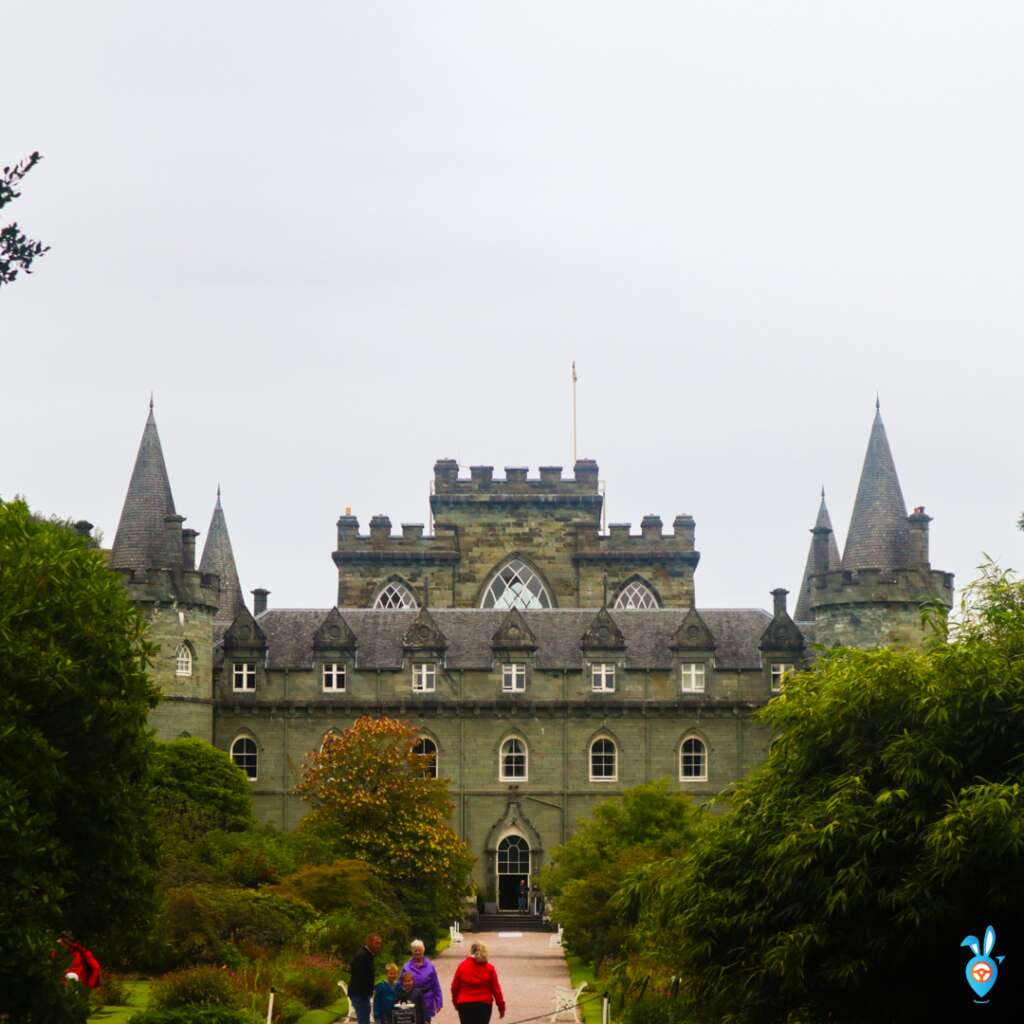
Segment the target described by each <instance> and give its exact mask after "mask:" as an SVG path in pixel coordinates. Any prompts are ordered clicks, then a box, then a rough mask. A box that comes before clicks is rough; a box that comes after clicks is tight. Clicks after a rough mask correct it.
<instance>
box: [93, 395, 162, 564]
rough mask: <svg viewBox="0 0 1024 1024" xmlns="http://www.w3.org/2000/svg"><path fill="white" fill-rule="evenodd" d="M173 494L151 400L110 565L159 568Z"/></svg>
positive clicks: (115, 536)
mask: <svg viewBox="0 0 1024 1024" xmlns="http://www.w3.org/2000/svg"><path fill="white" fill-rule="evenodd" d="M174 514H175V513H174V498H173V496H172V495H171V483H170V481H169V480H168V478H167V466H166V465H165V464H164V453H163V449H162V448H161V446H160V435H159V434H158V433H157V429H156V419H155V418H154V417H153V401H152V399H150V402H149V417H148V418H147V419H146V426H145V428H144V429H143V431H142V440H141V441H140V442H139V451H138V454H137V455H136V456H135V468H134V469H133V470H132V478H131V480H130V481H129V483H128V493H127V495H126V496H125V499H124V507H123V508H122V509H121V518H120V520H119V521H118V524H117V533H116V534H115V535H114V544H113V547H112V548H111V549H110V563H109V564H110V568H111V569H136V570H142V569H151V568H156V569H159V568H163V567H164V566H165V565H166V562H167V559H166V557H165V554H164V543H165V537H166V531H165V527H164V516H172V515H174Z"/></svg>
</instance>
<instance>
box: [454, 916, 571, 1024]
mask: <svg viewBox="0 0 1024 1024" xmlns="http://www.w3.org/2000/svg"><path fill="white" fill-rule="evenodd" d="M509 935H510V936H511V935H515V936H517V937H515V938H512V937H507V938H502V937H501V933H499V932H466V933H465V935H464V936H463V941H462V945H453V946H449V947H448V948H447V949H446V950H445V951H444V952H443V953H442V954H441V955H440V956H438V957H437V958H436V959H435V960H434V964H435V965H436V967H437V973H438V974H439V975H440V978H441V988H442V989H443V990H444V1009H443V1010H442V1011H441V1013H440V1014H439V1015H438V1016H437V1017H435V1018H434V1019H435V1020H436V1021H437V1022H438V1024H458V1019H459V1018H458V1014H457V1013H456V1012H455V1008H454V1007H453V1006H452V992H451V981H452V975H453V974H454V973H455V968H456V967H457V966H458V964H459V961H460V960H463V959H465V957H467V956H469V947H470V946H471V945H472V944H473V943H474V942H478V941H479V942H483V943H485V944H486V945H487V954H488V958H489V959H490V961H491V963H492V964H494V966H495V968H496V969H497V971H498V981H499V982H500V983H501V990H502V992H504V993H505V1004H506V1007H507V1010H506V1013H505V1022H506V1024H515V1022H516V1021H520V1020H523V1019H525V1018H527V1017H536V1016H537V1015H538V1014H547V1015H549V1016H550V1014H551V1011H552V1006H551V1001H552V997H553V996H554V991H555V986H556V985H561V986H563V987H564V988H569V987H570V986H569V968H568V967H567V966H566V963H565V957H564V956H563V955H562V949H561V947H560V946H552V945H551V934H550V933H549V932H522V933H517V932H513V933H509ZM583 994H584V995H586V994H587V993H586V990H585V989H584V993H583ZM560 1020H561V1021H562V1022H564V1024H568V1021H569V1017H568V1015H564V1016H563V1017H561V1018H560ZM497 1021H498V1011H497V1009H495V1011H494V1013H493V1015H492V1016H491V1024H497ZM537 1024H544V1021H538V1022H537Z"/></svg>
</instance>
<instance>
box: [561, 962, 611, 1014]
mask: <svg viewBox="0 0 1024 1024" xmlns="http://www.w3.org/2000/svg"><path fill="white" fill-rule="evenodd" d="M565 962H566V963H567V964H568V966H569V978H570V979H571V981H572V987H573V988H577V987H578V986H579V984H580V982H581V981H585V982H586V983H587V987H586V988H585V989H584V990H583V991H582V992H581V993H580V1013H581V1014H582V1015H583V1024H601V999H600V995H601V992H602V991H603V985H601V983H600V982H598V980H597V979H596V978H595V977H594V968H593V967H592V966H591V965H590V964H588V963H586V962H585V961H583V960H581V959H580V958H579V957H578V956H569V955H567V956H566V958H565Z"/></svg>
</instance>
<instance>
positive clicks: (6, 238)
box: [0, 153, 50, 285]
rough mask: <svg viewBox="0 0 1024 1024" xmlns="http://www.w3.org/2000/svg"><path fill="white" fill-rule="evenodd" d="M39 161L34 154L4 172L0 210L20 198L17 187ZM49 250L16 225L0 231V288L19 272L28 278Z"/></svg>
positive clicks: (37, 156)
mask: <svg viewBox="0 0 1024 1024" xmlns="http://www.w3.org/2000/svg"><path fill="white" fill-rule="evenodd" d="M41 159H42V157H41V156H40V155H39V154H38V153H33V154H32V155H31V156H30V157H28V158H27V159H25V160H22V161H21V162H20V163H16V164H14V165H12V166H10V167H5V168H4V169H3V173H2V174H0V209H3V207H5V206H6V205H7V204H8V203H9V202H11V201H12V200H14V199H17V198H18V196H20V195H21V193H20V192H19V191H18V189H17V186H18V184H19V183H20V182H21V179H22V178H24V177H25V175H26V174H28V172H29V171H31V170H32V168H33V167H35V165H36V164H37V163H39V161H40V160H41ZM49 248H50V247H49V246H48V245H43V243H42V242H36V241H33V240H32V239H31V238H29V237H28V236H27V235H26V234H25V233H24V232H23V231H22V230H21V229H20V228H19V227H18V225H17V224H16V223H12V224H8V225H7V226H6V227H4V228H0V285H5V284H10V283H11V282H12V281H13V280H14V279H15V278H16V277H17V276H18V274H19V272H22V271H23V272H24V273H26V274H31V273H32V263H33V261H34V260H35V259H36V258H37V257H39V256H42V255H43V253H45V252H47V251H48V250H49Z"/></svg>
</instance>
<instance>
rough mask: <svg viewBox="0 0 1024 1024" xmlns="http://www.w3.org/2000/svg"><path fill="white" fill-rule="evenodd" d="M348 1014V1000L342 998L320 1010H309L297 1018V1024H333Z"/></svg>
mask: <svg viewBox="0 0 1024 1024" xmlns="http://www.w3.org/2000/svg"><path fill="white" fill-rule="evenodd" d="M346 1013H348V1000H346V999H345V997H344V996H342V997H341V999H339V1000H338V1001H337V1002H335V1003H331V1005H330V1006H325V1007H324V1008H323V1009H322V1010H310V1011H308V1012H307V1013H305V1014H303V1015H302V1016H301V1017H300V1018H299V1024H334V1021H336V1020H337V1019H338V1018H339V1017H344V1016H345V1014H346Z"/></svg>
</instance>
